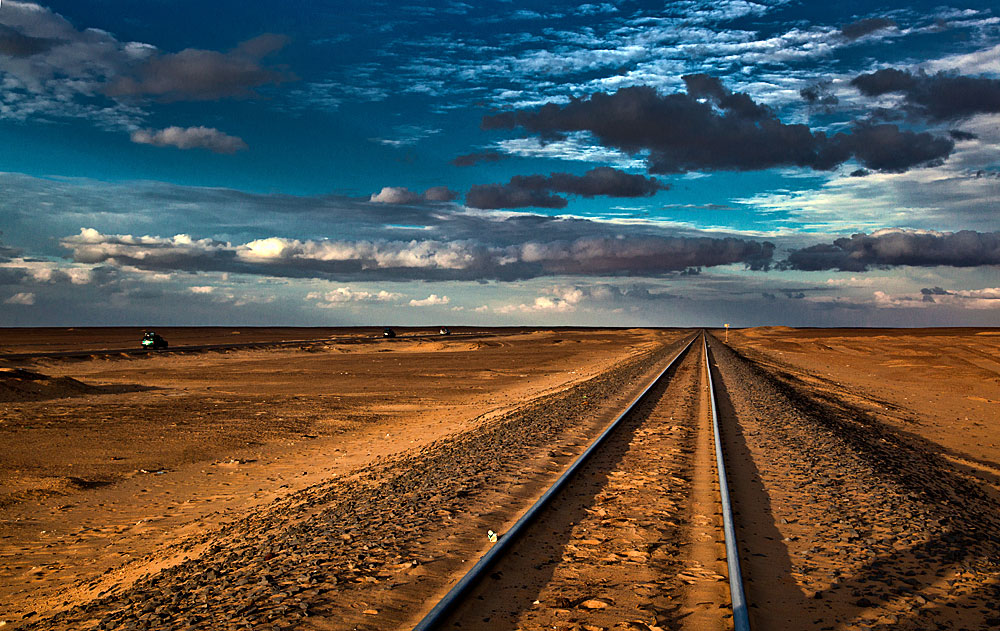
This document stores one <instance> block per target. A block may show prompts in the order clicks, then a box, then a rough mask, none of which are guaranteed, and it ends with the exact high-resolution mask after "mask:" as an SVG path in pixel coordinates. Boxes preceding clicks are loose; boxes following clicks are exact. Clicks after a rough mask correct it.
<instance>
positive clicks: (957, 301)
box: [873, 287, 1000, 310]
mask: <svg viewBox="0 0 1000 631" xmlns="http://www.w3.org/2000/svg"><path fill="white" fill-rule="evenodd" d="M873 298H874V302H875V305H876V306H878V307H891V308H906V309H929V308H935V307H939V306H947V307H957V308H960V309H977V310H979V309H1000V287H986V288H984V289H959V290H955V291H950V290H945V289H942V288H940V287H934V288H926V289H923V290H921V292H920V293H919V294H896V295H892V294H888V293H886V292H883V291H876V292H875V293H874V294H873Z"/></svg>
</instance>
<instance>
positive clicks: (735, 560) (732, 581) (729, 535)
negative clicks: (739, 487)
mask: <svg viewBox="0 0 1000 631" xmlns="http://www.w3.org/2000/svg"><path fill="white" fill-rule="evenodd" d="M701 340H702V345H703V348H704V352H705V371H706V372H707V373H708V391H709V395H710V397H709V398H710V399H711V400H712V429H713V431H714V433H715V462H716V465H717V467H718V471H719V495H720V497H721V500H722V529H723V531H724V533H725V536H726V563H727V565H728V566H729V595H730V598H731V599H732V602H733V628H734V629H735V631H750V618H749V615H748V612H747V601H746V595H745V594H744V591H743V574H742V572H741V571H740V552H739V548H738V547H737V545H736V528H735V527H734V525H733V507H732V502H731V501H730V499H729V480H728V478H727V476H726V465H725V463H724V462H723V457H722V434H721V432H720V431H719V415H718V412H717V411H716V405H715V385H714V384H713V383H712V365H711V363H709V359H708V332H707V331H703V332H702V338H701Z"/></svg>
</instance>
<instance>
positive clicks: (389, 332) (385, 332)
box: [382, 327, 396, 337]
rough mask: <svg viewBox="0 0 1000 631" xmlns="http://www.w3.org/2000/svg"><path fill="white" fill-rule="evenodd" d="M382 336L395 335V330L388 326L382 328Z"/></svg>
mask: <svg viewBox="0 0 1000 631" xmlns="http://www.w3.org/2000/svg"><path fill="white" fill-rule="evenodd" d="M382 337H396V332H395V331H393V330H392V329H390V328H389V327H385V328H384V329H382Z"/></svg>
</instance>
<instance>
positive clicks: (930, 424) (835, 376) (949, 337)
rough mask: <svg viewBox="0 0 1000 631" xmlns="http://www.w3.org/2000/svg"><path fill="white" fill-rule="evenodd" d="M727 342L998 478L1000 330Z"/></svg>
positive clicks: (825, 332) (785, 332) (768, 331)
mask: <svg viewBox="0 0 1000 631" xmlns="http://www.w3.org/2000/svg"><path fill="white" fill-rule="evenodd" d="M719 335H720V336H723V337H724V335H725V334H724V333H719ZM730 343H731V346H732V347H733V348H735V349H737V350H739V351H740V352H742V353H744V354H746V355H748V356H749V357H752V358H754V359H755V360H756V361H758V362H760V363H761V364H762V365H764V366H766V367H768V369H769V370H771V371H772V372H777V373H781V374H783V375H785V376H786V377H787V378H789V379H792V380H797V381H798V382H799V383H800V384H801V385H802V386H803V387H806V388H808V389H810V390H811V391H813V392H815V393H816V394H817V395H820V396H832V397H835V398H838V399H840V400H843V401H847V402H849V403H851V404H855V405H858V406H860V407H861V408H862V409H864V410H865V411H868V412H870V413H872V414H874V415H875V416H876V417H877V418H878V420H879V421H881V422H884V423H886V424H888V425H889V426H891V427H892V428H893V429H896V430H898V431H900V432H903V433H905V434H909V435H912V436H913V437H915V438H917V437H918V438H921V439H924V440H927V441H930V443H932V444H933V446H934V447H933V448H934V449H935V450H939V451H940V452H941V453H942V454H944V455H945V456H946V457H948V458H951V459H954V460H956V461H957V462H960V463H962V464H963V465H965V466H968V467H972V468H976V469H979V470H980V471H981V472H982V474H983V477H984V480H990V481H991V482H992V483H994V484H996V483H997V482H1000V477H998V476H1000V330H998V329H895V330H893V329H874V330H872V329H840V330H837V329H816V330H810V329H800V330H793V329H787V328H782V327H777V328H773V327H772V328H760V329H747V330H743V331H734V332H732V333H730Z"/></svg>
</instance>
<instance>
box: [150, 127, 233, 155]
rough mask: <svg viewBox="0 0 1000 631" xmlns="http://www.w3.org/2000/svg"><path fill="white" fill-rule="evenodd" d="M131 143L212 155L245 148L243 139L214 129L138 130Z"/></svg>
mask: <svg viewBox="0 0 1000 631" xmlns="http://www.w3.org/2000/svg"><path fill="white" fill-rule="evenodd" d="M132 142H136V143H139V144H144V145H155V146H157V147H177V148H178V149H208V150H209V151H212V152H214V153H236V152H237V151H241V150H243V149H246V148H247V143H245V142H243V139H241V138H238V137H236V136H230V135H229V134H226V133H223V132H221V131H219V130H218V129H215V128H214V127H167V128H166V129H160V130H151V129H138V130H136V131H134V132H132Z"/></svg>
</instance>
